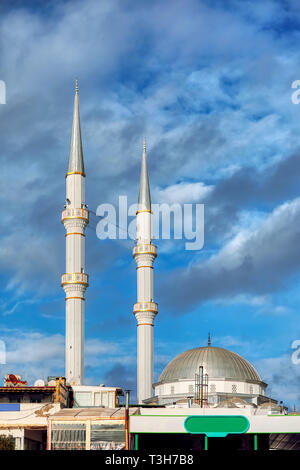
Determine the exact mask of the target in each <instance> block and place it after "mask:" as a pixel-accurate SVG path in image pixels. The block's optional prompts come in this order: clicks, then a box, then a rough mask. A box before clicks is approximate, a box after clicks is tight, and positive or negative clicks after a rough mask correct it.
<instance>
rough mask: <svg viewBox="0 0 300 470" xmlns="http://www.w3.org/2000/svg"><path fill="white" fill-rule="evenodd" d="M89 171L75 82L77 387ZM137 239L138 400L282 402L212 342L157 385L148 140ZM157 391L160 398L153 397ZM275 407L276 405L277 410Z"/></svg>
mask: <svg viewBox="0 0 300 470" xmlns="http://www.w3.org/2000/svg"><path fill="white" fill-rule="evenodd" d="M84 185H85V171H84V161H83V152H82V140H81V129H80V116H79V98H78V84H77V82H76V91H75V101H74V113H73V125H72V134H71V144H70V155H69V164H68V170H67V174H66V203H65V207H64V210H63V212H62V223H63V224H64V226H65V228H66V235H65V237H66V273H64V274H63V275H62V279H61V285H62V287H63V289H64V291H65V293H66V299H65V300H66V371H65V374H66V379H67V383H68V384H70V385H71V386H76V387H80V386H82V385H83V380H84V377H83V372H84V363H83V349H84V333H83V331H84V300H85V298H84V294H85V291H86V288H87V287H88V274H87V273H86V272H85V266H84V248H85V228H86V226H87V224H88V223H89V211H88V206H87V205H86V203H85V196H84ZM136 217H137V229H136V230H137V231H136V241H135V245H134V247H133V257H134V259H135V261H136V264H137V268H136V269H137V302H136V303H135V304H134V306H133V313H134V315H135V317H136V320H137V402H138V404H139V405H142V404H148V405H150V404H157V405H166V406H168V405H174V404H180V403H181V404H184V403H187V401H188V400H189V399H192V401H193V402H194V403H198V404H200V405H201V406H209V407H218V406H227V407H237V406H249V407H251V406H253V407H257V406H259V405H261V404H262V403H265V402H268V403H270V406H273V407H274V406H275V407H276V406H277V405H276V403H277V402H276V401H275V400H272V399H271V398H268V397H267V396H266V388H267V384H266V383H265V382H264V381H263V380H262V379H261V377H260V376H259V374H258V372H257V371H256V370H255V368H254V367H253V366H252V365H251V364H250V363H249V362H248V361H247V360H246V359H245V358H243V357H241V356H240V355H238V354H237V353H235V352H232V351H229V350H227V349H223V348H219V347H216V346H213V345H212V344H211V339H210V336H209V337H208V344H207V346H205V347H198V348H194V349H190V350H187V351H184V352H183V353H181V354H179V355H178V356H177V357H175V358H174V359H173V360H172V361H171V362H170V363H169V364H168V365H167V366H166V367H165V369H164V370H163V372H162V374H161V375H160V377H159V379H158V381H157V382H156V383H153V327H154V320H155V317H156V315H157V314H158V304H157V303H156V302H155V301H154V295H153V271H154V261H155V259H156V257H157V247H156V246H155V245H154V244H153V243H152V233H151V223H152V211H151V197H150V185H149V176H148V169H147V156H146V143H145V141H144V148H143V154H142V165H141V176H140V188H139V197H138V210H137V213H136ZM153 390H154V396H153ZM271 404H272V405H271Z"/></svg>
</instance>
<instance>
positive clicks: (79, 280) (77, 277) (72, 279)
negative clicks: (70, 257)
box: [61, 273, 89, 286]
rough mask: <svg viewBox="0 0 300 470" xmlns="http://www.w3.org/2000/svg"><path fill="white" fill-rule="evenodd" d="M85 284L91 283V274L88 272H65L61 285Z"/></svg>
mask: <svg viewBox="0 0 300 470" xmlns="http://www.w3.org/2000/svg"><path fill="white" fill-rule="evenodd" d="M65 284H84V285H86V286H88V285H89V275H88V274H86V273H65V274H63V275H62V276H61V285H62V286H64V285H65Z"/></svg>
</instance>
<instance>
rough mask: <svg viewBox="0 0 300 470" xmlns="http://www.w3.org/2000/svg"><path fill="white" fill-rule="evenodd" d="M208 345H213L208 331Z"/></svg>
mask: <svg viewBox="0 0 300 470" xmlns="http://www.w3.org/2000/svg"><path fill="white" fill-rule="evenodd" d="M207 346H211V341H210V333H208V339H207Z"/></svg>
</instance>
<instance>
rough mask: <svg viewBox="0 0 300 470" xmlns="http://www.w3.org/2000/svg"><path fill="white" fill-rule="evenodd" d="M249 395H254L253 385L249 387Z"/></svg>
mask: <svg viewBox="0 0 300 470" xmlns="http://www.w3.org/2000/svg"><path fill="white" fill-rule="evenodd" d="M249 393H250V394H251V395H252V393H253V385H250V387H249Z"/></svg>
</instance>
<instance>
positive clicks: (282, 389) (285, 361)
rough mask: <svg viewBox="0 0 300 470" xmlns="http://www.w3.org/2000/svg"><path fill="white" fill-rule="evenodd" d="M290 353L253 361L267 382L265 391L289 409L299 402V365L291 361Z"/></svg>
mask: <svg viewBox="0 0 300 470" xmlns="http://www.w3.org/2000/svg"><path fill="white" fill-rule="evenodd" d="M292 352H293V351H292V350H291V353H290V354H284V355H283V356H280V357H271V358H266V359H260V360H258V361H256V362H255V365H256V367H257V368H258V369H259V371H260V373H261V375H262V377H263V379H264V380H265V381H266V382H267V383H268V384H269V386H268V389H267V392H268V395H269V396H271V397H272V398H275V399H276V400H278V401H281V400H282V401H283V403H284V404H285V405H288V406H289V408H290V410H292V409H293V406H294V405H296V406H299V403H300V393H299V385H300V366H299V364H298V365H295V364H293V363H292V358H291V354H292Z"/></svg>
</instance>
